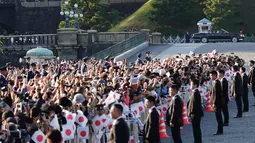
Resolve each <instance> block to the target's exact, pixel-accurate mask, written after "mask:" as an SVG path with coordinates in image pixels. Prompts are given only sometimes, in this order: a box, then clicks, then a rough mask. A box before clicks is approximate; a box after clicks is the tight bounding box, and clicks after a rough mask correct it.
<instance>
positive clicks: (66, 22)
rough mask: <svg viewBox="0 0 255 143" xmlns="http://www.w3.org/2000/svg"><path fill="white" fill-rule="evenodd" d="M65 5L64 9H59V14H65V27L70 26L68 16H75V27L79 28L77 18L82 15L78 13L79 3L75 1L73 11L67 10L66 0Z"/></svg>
mask: <svg viewBox="0 0 255 143" xmlns="http://www.w3.org/2000/svg"><path fill="white" fill-rule="evenodd" d="M64 3H65V7H66V11H61V12H60V15H61V16H65V28H69V27H70V21H69V17H70V18H75V28H77V29H79V20H78V18H81V17H83V14H82V13H80V14H79V13H78V7H79V5H78V4H77V3H76V4H74V8H73V9H74V11H73V10H70V11H69V3H68V1H65V2H64Z"/></svg>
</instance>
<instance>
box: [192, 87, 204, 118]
mask: <svg viewBox="0 0 255 143" xmlns="http://www.w3.org/2000/svg"><path fill="white" fill-rule="evenodd" d="M201 103H202V102H201V95H200V92H199V90H198V89H195V91H192V94H191V96H190V100H189V103H188V116H189V117H190V116H191V115H192V114H193V115H194V117H195V118H196V117H199V118H200V117H203V116H204V112H203V109H202V105H201Z"/></svg>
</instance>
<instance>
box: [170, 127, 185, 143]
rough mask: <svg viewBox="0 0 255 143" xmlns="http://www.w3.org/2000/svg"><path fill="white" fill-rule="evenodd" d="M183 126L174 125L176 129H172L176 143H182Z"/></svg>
mask: <svg viewBox="0 0 255 143" xmlns="http://www.w3.org/2000/svg"><path fill="white" fill-rule="evenodd" d="M180 128H181V126H179V125H174V127H171V132H172V137H173V140H174V143H182V139H181V129H180Z"/></svg>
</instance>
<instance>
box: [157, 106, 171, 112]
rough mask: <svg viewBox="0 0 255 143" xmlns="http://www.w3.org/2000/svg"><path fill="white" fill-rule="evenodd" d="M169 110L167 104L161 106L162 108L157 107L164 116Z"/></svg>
mask: <svg viewBox="0 0 255 143" xmlns="http://www.w3.org/2000/svg"><path fill="white" fill-rule="evenodd" d="M167 108H168V106H167V104H164V105H160V106H158V107H157V109H158V110H159V111H160V112H162V113H163V114H166V111H167Z"/></svg>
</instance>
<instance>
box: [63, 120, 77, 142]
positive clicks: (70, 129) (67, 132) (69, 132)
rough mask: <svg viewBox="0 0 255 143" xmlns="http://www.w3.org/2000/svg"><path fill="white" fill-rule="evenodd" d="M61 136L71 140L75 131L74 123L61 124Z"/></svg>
mask: <svg viewBox="0 0 255 143" xmlns="http://www.w3.org/2000/svg"><path fill="white" fill-rule="evenodd" d="M62 129H63V130H62V132H61V133H62V137H63V139H64V140H65V141H66V140H71V139H73V138H74V132H75V129H76V127H75V125H74V124H66V125H63V126H62Z"/></svg>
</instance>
